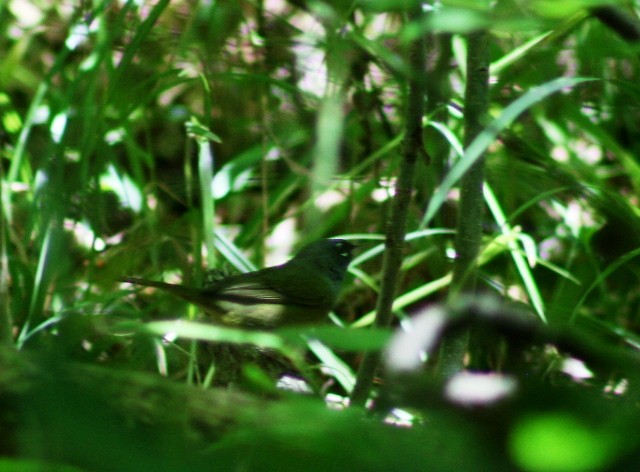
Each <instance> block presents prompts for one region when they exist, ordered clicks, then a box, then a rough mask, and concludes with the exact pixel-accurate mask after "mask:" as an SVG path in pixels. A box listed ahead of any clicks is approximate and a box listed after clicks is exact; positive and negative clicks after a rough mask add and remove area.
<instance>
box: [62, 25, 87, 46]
mask: <svg viewBox="0 0 640 472" xmlns="http://www.w3.org/2000/svg"><path fill="white" fill-rule="evenodd" d="M90 32H91V28H90V27H89V25H87V24H86V23H84V22H82V23H77V24H75V25H73V26H72V27H71V31H70V32H69V36H68V37H67V40H66V41H65V43H64V44H65V46H67V48H68V49H70V50H71V51H73V50H74V49H75V48H77V47H78V46H80V45H82V43H84V42H86V41H87V39H88V38H89V33H90Z"/></svg>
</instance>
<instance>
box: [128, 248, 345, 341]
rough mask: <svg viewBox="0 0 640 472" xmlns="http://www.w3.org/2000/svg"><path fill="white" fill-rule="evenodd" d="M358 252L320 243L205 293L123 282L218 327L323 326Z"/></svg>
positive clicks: (160, 284)
mask: <svg viewBox="0 0 640 472" xmlns="http://www.w3.org/2000/svg"><path fill="white" fill-rule="evenodd" d="M356 247H357V246H356V245H354V244H352V243H350V242H349V241H346V240H344V239H321V240H318V241H314V242H312V243H310V244H308V245H306V246H304V247H303V248H302V249H301V250H300V251H299V252H298V253H297V254H296V255H295V256H294V257H293V258H292V259H290V260H289V261H288V262H285V263H284V264H281V265H277V266H273V267H267V268H264V269H260V270H257V271H253V272H247V273H243V274H237V275H232V276H229V277H226V278H224V279H222V280H219V281H217V282H214V283H213V284H212V285H211V286H208V287H205V288H196V287H188V286H185V285H179V284H171V283H166V282H159V281H153V280H147V279H142V278H138V277H120V278H119V280H120V281H121V282H127V283H130V284H135V285H142V286H146V287H154V288H158V289H160V290H164V291H166V292H169V293H171V294H173V295H174V296H177V297H179V298H182V299H184V300H186V301H188V302H190V303H193V304H194V305H196V306H198V307H199V308H201V309H202V310H203V311H204V312H205V315H207V316H208V319H210V320H211V321H212V322H214V323H216V324H220V325H224V326H230V327H237V328H246V329H263V330H270V329H275V328H279V327H281V326H291V325H300V324H313V323H319V322H322V321H323V320H324V319H325V318H326V316H327V315H328V313H329V312H330V311H331V310H332V309H333V307H334V306H335V304H336V302H337V300H338V296H339V294H340V290H341V287H342V283H343V281H344V278H345V275H346V272H347V267H348V265H349V263H350V262H351V260H352V257H353V254H352V252H353V249H354V248H356Z"/></svg>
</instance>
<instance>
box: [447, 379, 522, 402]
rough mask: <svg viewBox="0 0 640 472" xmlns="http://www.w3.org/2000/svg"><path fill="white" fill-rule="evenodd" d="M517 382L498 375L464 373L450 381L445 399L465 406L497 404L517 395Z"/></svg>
mask: <svg viewBox="0 0 640 472" xmlns="http://www.w3.org/2000/svg"><path fill="white" fill-rule="evenodd" d="M516 387H517V384H516V381H515V379H514V378H513V377H509V376H506V375H503V374H498V373H472V372H463V373H460V374H457V375H455V376H453V377H451V378H450V379H449V381H448V382H447V385H446V387H445V391H444V394H445V397H446V398H447V399H448V400H449V401H451V402H453V403H457V404H460V405H465V406H477V405H487V404H490V403H495V402H497V401H499V400H502V399H503V398H505V397H508V396H510V395H512V394H513V393H515V391H516Z"/></svg>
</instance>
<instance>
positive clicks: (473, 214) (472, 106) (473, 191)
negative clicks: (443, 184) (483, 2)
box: [440, 30, 489, 377]
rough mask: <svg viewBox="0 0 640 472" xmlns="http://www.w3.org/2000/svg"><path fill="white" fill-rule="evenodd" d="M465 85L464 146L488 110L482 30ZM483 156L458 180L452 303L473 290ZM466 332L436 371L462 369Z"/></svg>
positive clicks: (449, 346) (472, 44)
mask: <svg viewBox="0 0 640 472" xmlns="http://www.w3.org/2000/svg"><path fill="white" fill-rule="evenodd" d="M467 44H468V51H467V84H466V89H465V109H464V126H465V130H464V143H465V147H468V146H469V145H470V144H471V143H472V142H473V140H474V139H475V138H476V136H478V134H480V132H481V131H482V130H483V128H484V126H485V125H486V117H487V110H488V108H489V41H488V33H487V32H486V31H484V30H482V31H477V32H473V33H470V34H469V35H468V41H467ZM483 180H484V157H480V158H479V159H478V160H477V161H476V162H475V163H474V164H473V165H472V166H471V167H470V168H469V170H468V171H467V172H466V174H465V175H464V177H462V179H461V181H460V205H459V209H458V222H457V236H456V241H455V248H456V259H455V262H454V266H453V279H452V282H451V290H450V292H449V301H452V300H453V299H455V298H456V297H458V296H459V295H460V293H462V292H473V291H475V287H476V272H477V257H478V252H479V249H480V240H481V237H482V215H483V212H484V198H483V194H482V185H483ZM467 343H468V333H466V332H465V333H462V334H460V335H458V336H456V337H453V338H451V339H448V340H447V342H445V343H444V344H443V347H442V351H441V358H440V371H441V373H442V375H443V376H445V377H448V376H450V375H452V374H455V373H456V372H459V371H460V370H462V368H463V367H464V355H465V352H466V349H467Z"/></svg>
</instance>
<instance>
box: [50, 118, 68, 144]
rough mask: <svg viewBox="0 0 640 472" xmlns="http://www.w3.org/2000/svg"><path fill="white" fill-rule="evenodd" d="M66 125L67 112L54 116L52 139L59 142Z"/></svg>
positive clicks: (51, 129)
mask: <svg viewBox="0 0 640 472" xmlns="http://www.w3.org/2000/svg"><path fill="white" fill-rule="evenodd" d="M66 127H67V114H66V113H65V112H62V113H58V114H57V115H56V116H54V117H53V120H51V127H50V131H51V139H53V141H54V142H56V143H59V142H60V140H61V139H62V135H63V134H64V130H65V128H66Z"/></svg>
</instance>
